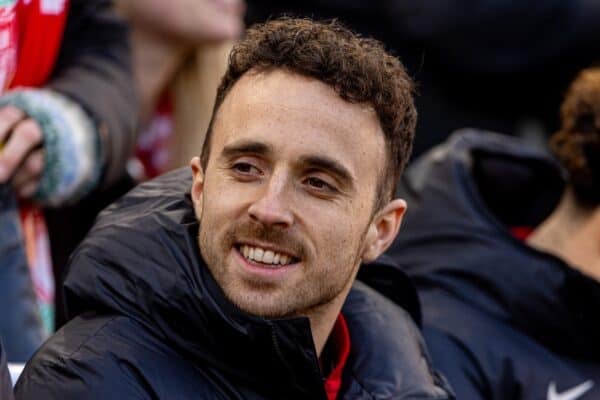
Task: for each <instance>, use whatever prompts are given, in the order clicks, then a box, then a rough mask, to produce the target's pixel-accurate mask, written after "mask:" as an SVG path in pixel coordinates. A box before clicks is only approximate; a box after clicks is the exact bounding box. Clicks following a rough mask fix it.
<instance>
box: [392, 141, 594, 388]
mask: <svg viewBox="0 0 600 400" xmlns="http://www.w3.org/2000/svg"><path fill="white" fill-rule="evenodd" d="M563 188H564V180H563V177H562V171H561V169H560V167H559V166H558V165H557V163H556V162H555V161H554V160H553V159H552V158H551V157H549V156H548V155H547V154H545V153H543V152H541V151H539V150H536V149H533V148H531V147H529V146H527V145H526V143H524V142H523V141H519V140H516V139H513V138H509V137H504V136H500V135H494V134H484V133H482V132H474V131H463V132H461V133H458V134H455V135H454V136H453V137H451V138H450V140H449V141H448V142H447V143H446V144H444V145H443V146H439V147H438V148H435V149H434V150H432V151H431V152H430V153H428V154H427V155H426V156H424V157H423V158H421V159H420V160H418V161H417V162H416V163H415V164H413V165H412V166H411V167H410V168H409V170H408V171H407V172H406V173H405V175H404V179H403V181H402V184H401V187H400V196H401V197H403V198H405V199H406V200H407V202H408V204H409V209H408V212H407V215H406V218H405V220H404V223H403V227H402V232H401V234H400V235H399V236H398V238H397V240H396V242H395V243H394V245H393V246H392V249H391V255H392V256H393V257H394V258H396V259H397V260H398V261H399V262H401V263H402V266H403V267H404V268H405V270H406V271H408V273H409V275H410V276H411V278H413V280H414V282H415V283H416V285H417V289H418V292H419V296H420V299H421V302H422V305H423V321H424V332H425V339H426V341H427V344H428V346H429V348H430V350H431V354H432V358H433V362H434V366H435V367H437V368H440V369H441V371H442V372H443V373H444V374H445V375H446V376H447V377H448V379H449V381H450V384H451V385H452V386H453V388H454V390H455V391H456V394H457V398H459V399H466V400H475V399H486V400H505V399H524V400H525V399H526V400H540V399H548V400H558V399H568V400H575V399H577V400H588V399H589V400H592V399H600V340H599V338H600V319H599V318H598V310H599V309H600V284H599V283H598V282H596V281H595V280H593V279H591V278H588V277H586V276H585V275H583V274H581V273H580V272H578V271H577V270H576V269H575V268H572V267H571V266H569V265H567V264H566V263H565V262H564V261H562V260H561V259H559V258H557V257H554V256H552V255H551V254H548V253H545V252H540V251H537V250H536V249H534V248H532V247H529V246H528V245H527V244H526V243H525V242H523V241H521V240H519V239H517V238H515V237H514V236H513V234H511V232H510V229H509V228H515V227H535V226H536V225H537V224H539V223H540V222H541V221H543V220H544V219H545V218H546V217H547V216H548V215H549V214H550V213H551V212H552V211H553V210H554V208H555V207H556V205H557V203H558V201H559V200H560V197H561V194H562V192H563Z"/></svg>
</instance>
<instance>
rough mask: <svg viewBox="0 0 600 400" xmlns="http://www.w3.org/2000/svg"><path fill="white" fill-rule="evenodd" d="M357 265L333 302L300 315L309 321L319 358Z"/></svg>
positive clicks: (356, 270) (352, 281) (356, 271)
mask: <svg viewBox="0 0 600 400" xmlns="http://www.w3.org/2000/svg"><path fill="white" fill-rule="evenodd" d="M359 265H360V264H358V265H357V266H356V267H355V271H354V273H353V274H352V276H351V277H350V279H349V280H348V282H347V283H346V285H345V287H344V288H343V289H342V291H340V293H338V294H337V296H336V297H335V298H334V299H333V300H331V301H329V302H327V303H325V304H321V305H320V306H317V307H315V308H313V309H310V310H308V311H306V312H303V313H302V315H305V316H306V317H308V319H309V320H310V328H311V331H312V336H313V342H314V343H315V350H316V351H317V355H318V356H319V357H321V353H322V352H323V349H324V348H325V344H326V343H327V339H329V335H330V334H331V331H332V330H333V326H334V325H335V321H336V320H337V318H338V316H339V314H340V312H341V310H342V306H343V305H344V301H346V297H348V293H349V292H350V289H351V288H352V284H353V283H354V279H355V278H356V274H357V273H358V266H359Z"/></svg>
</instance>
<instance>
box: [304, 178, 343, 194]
mask: <svg viewBox="0 0 600 400" xmlns="http://www.w3.org/2000/svg"><path fill="white" fill-rule="evenodd" d="M305 183H306V184H307V185H308V186H310V187H311V188H313V189H318V190H320V191H330V192H335V191H336V189H335V187H333V185H330V184H329V183H327V182H325V181H324V180H323V179H319V178H316V177H314V176H311V177H309V178H307V179H306V180H305Z"/></svg>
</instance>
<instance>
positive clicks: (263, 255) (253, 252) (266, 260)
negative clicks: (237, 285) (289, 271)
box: [240, 245, 292, 265]
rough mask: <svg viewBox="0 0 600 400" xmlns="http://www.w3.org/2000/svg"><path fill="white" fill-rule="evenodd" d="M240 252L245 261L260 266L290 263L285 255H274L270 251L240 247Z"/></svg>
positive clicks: (289, 259)
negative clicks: (252, 261) (251, 261)
mask: <svg viewBox="0 0 600 400" xmlns="http://www.w3.org/2000/svg"><path fill="white" fill-rule="evenodd" d="M240 252H241V253H242V255H243V256H244V257H245V258H246V259H248V260H254V261H256V262H259V263H262V264H270V265H287V264H289V263H290V262H291V261H292V259H291V257H289V256H287V255H285V254H281V253H275V252H274V251H272V250H265V249H262V248H260V247H251V246H246V245H243V246H241V247H240Z"/></svg>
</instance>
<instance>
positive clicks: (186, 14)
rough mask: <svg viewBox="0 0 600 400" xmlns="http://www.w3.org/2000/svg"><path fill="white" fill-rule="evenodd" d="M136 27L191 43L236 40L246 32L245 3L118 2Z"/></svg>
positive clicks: (222, 0)
mask: <svg viewBox="0 0 600 400" xmlns="http://www.w3.org/2000/svg"><path fill="white" fill-rule="evenodd" d="M117 8H118V9H119V10H120V11H121V12H122V13H123V14H124V15H126V16H127V17H128V18H129V19H130V20H131V21H132V22H133V24H134V25H136V26H139V27H141V28H143V29H145V30H147V31H151V32H155V33H157V34H161V35H165V36H168V37H171V38H173V39H176V40H180V41H184V42H189V43H192V44H199V43H206V42H220V41H224V40H231V39H235V38H237V37H238V36H240V35H241V34H242V32H243V29H244V23H243V18H244V12H245V9H246V6H245V3H244V1H243V0H168V1H167V0H118V1H117Z"/></svg>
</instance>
